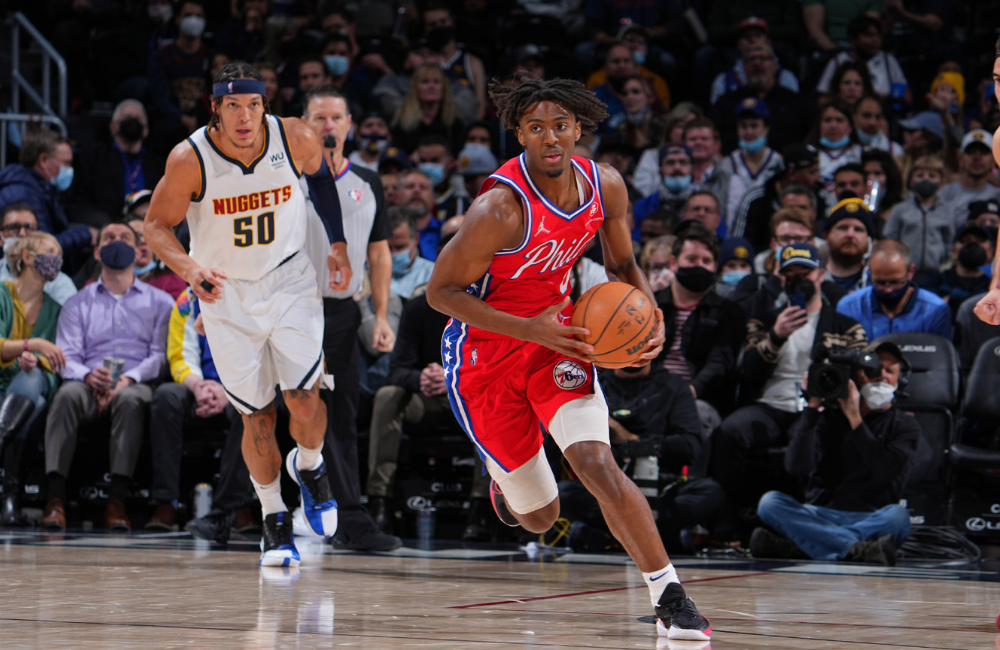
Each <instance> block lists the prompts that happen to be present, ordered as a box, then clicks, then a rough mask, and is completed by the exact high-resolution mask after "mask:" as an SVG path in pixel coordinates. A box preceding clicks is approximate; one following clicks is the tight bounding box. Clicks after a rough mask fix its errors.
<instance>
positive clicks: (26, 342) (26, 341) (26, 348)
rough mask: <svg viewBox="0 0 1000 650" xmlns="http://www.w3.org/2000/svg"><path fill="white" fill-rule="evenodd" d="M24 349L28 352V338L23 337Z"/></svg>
mask: <svg viewBox="0 0 1000 650" xmlns="http://www.w3.org/2000/svg"><path fill="white" fill-rule="evenodd" d="M24 351H25V352H28V339H24Z"/></svg>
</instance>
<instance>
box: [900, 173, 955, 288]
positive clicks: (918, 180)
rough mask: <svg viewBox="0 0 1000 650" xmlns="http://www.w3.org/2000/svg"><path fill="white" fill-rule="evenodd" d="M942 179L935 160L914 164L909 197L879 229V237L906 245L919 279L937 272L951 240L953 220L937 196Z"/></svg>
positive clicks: (943, 261)
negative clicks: (880, 231) (880, 235)
mask: <svg viewBox="0 0 1000 650" xmlns="http://www.w3.org/2000/svg"><path fill="white" fill-rule="evenodd" d="M943 179H944V165H942V164H941V162H940V161H939V160H938V159H937V158H932V157H930V156H926V157H924V158H920V159H919V160H917V161H916V162H914V164H913V171H912V172H911V174H910V178H909V188H910V189H911V190H912V191H913V194H912V196H911V197H910V198H908V199H906V200H905V201H901V202H900V203H898V204H896V206H895V207H893V209H892V212H891V213H890V214H889V218H888V220H887V221H886V223H885V227H884V228H883V229H882V236H883V237H886V238H887V239H895V240H896V241H900V242H903V243H904V244H906V246H907V247H908V248H909V250H910V251H911V253H912V255H913V263H914V264H915V265H916V269H917V273H918V274H920V277H923V276H924V275H927V274H928V273H934V272H936V271H937V270H938V269H939V268H941V265H942V264H944V263H945V262H946V261H947V260H948V249H949V248H950V247H951V244H952V242H953V241H954V240H955V218H954V216H953V214H952V212H951V211H950V209H949V206H948V205H946V204H945V203H944V201H943V200H942V199H941V198H940V197H939V196H938V188H940V187H941V181H942V180H943Z"/></svg>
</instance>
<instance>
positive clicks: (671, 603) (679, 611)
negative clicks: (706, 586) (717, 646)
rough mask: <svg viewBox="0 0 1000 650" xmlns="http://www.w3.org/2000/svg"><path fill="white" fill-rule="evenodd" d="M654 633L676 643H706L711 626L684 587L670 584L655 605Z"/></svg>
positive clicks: (710, 632)
mask: <svg viewBox="0 0 1000 650" xmlns="http://www.w3.org/2000/svg"><path fill="white" fill-rule="evenodd" d="M656 618H657V621H656V633H657V634H659V635H660V636H665V637H667V638H668V639H675V640H678V641H708V640H709V639H710V638H711V636H712V625H711V623H709V622H708V619H707V618H705V617H704V616H702V615H701V613H700V612H699V611H698V608H697V607H695V606H694V601H693V600H691V599H690V598H688V597H687V594H685V593H684V587H682V586H681V585H680V583H677V582H671V583H670V584H668V585H667V588H666V589H664V590H663V595H662V596H660V602H659V603H657V605H656Z"/></svg>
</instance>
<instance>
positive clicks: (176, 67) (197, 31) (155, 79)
mask: <svg viewBox="0 0 1000 650" xmlns="http://www.w3.org/2000/svg"><path fill="white" fill-rule="evenodd" d="M177 4H178V7H177V10H176V12H175V14H174V15H175V16H176V17H175V18H174V22H175V23H176V25H177V28H178V33H177V39H176V40H175V41H173V42H172V43H170V44H169V45H166V46H165V47H163V48H162V49H160V50H157V51H155V52H153V53H152V54H151V55H150V57H149V70H148V73H147V76H148V78H149V94H150V96H151V97H152V102H153V103H152V105H153V110H154V113H155V115H156V123H155V125H154V127H153V133H154V136H153V138H152V140H153V145H152V148H153V150H154V151H155V152H156V153H158V154H159V155H161V156H165V155H166V154H168V153H169V152H170V149H172V148H173V146H174V145H175V144H177V142H179V141H180V140H183V139H184V138H186V137H187V136H189V135H191V134H192V133H193V132H194V130H195V129H196V128H198V118H197V117H195V114H196V112H197V110H198V103H199V101H198V100H199V98H200V97H201V94H202V92H204V89H205V76H206V73H207V72H208V63H209V61H208V58H209V48H208V44H207V43H205V41H204V39H203V38H202V34H203V33H204V31H205V7H204V6H203V4H202V2H201V0H183V1H182V2H179V3H177Z"/></svg>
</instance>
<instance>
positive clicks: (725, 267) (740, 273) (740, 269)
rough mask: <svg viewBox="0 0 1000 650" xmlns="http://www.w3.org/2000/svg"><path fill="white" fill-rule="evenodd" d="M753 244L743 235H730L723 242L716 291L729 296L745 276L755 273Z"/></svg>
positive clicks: (725, 296)
mask: <svg viewBox="0 0 1000 650" xmlns="http://www.w3.org/2000/svg"><path fill="white" fill-rule="evenodd" d="M753 259H754V251H753V246H752V245H751V244H750V242H749V241H747V240H746V239H743V238H742V237H730V238H729V239H727V240H725V241H724V242H722V254H721V255H720V256H719V271H718V273H717V274H716V275H717V276H718V277H717V282H716V283H715V293H717V294H719V295H720V296H722V297H724V298H729V297H730V296H732V295H733V293H734V292H735V291H736V285H738V284H739V283H740V282H741V281H742V280H743V279H744V278H746V277H749V276H751V275H753Z"/></svg>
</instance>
